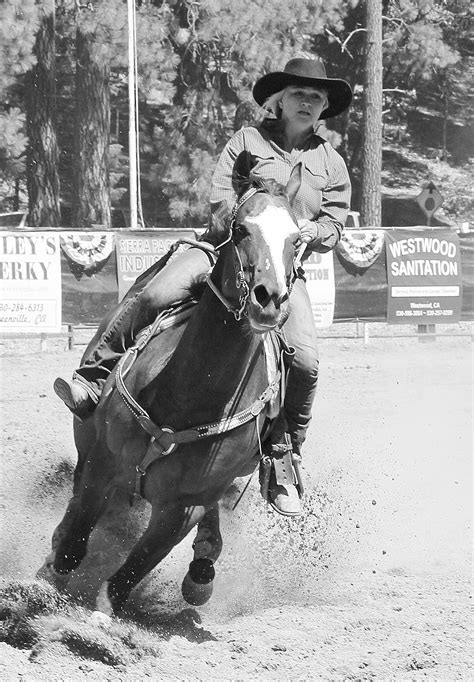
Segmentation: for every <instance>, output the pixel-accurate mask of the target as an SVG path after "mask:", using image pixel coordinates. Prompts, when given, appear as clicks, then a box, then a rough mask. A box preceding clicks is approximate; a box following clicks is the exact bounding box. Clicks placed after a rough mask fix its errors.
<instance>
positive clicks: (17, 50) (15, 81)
mask: <svg viewBox="0 0 474 682" xmlns="http://www.w3.org/2000/svg"><path fill="white" fill-rule="evenodd" d="M38 27H39V19H38V7H37V5H36V2H35V0H24V2H22V3H19V2H18V1H15V0H6V1H4V2H2V3H1V4H0V62H1V64H2V68H1V69H0V96H1V104H0V183H1V184H0V192H1V196H2V200H1V209H3V210H11V209H12V208H13V209H14V210H18V208H19V189H18V188H19V184H20V183H19V180H20V178H22V177H23V175H24V172H25V167H26V166H25V150H26V145H27V137H26V115H25V108H24V98H23V92H24V84H23V79H24V74H25V73H26V72H27V71H28V70H29V69H30V68H31V67H32V66H33V65H34V64H35V62H36V58H35V55H34V54H33V46H34V43H35V35H36V31H37V30H38Z"/></svg>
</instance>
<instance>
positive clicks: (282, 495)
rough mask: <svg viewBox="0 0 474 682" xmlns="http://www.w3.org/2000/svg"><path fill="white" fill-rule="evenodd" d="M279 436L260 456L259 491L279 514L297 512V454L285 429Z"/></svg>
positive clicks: (299, 503) (299, 506)
mask: <svg viewBox="0 0 474 682" xmlns="http://www.w3.org/2000/svg"><path fill="white" fill-rule="evenodd" d="M282 440H283V442H281V443H272V444H271V445H270V446H269V448H268V449H267V451H266V452H265V454H264V456H263V459H262V463H261V469H260V483H261V492H262V495H263V497H264V499H265V500H266V501H267V502H268V503H269V504H270V506H271V507H272V508H273V509H274V510H275V511H276V512H278V513H279V514H282V515H283V516H300V515H301V514H302V513H303V505H302V501H301V498H302V495H303V486H302V482H301V477H300V473H299V462H300V461H301V457H300V455H299V454H297V453H296V452H294V449H293V446H292V445H291V438H290V436H289V434H288V433H285V434H284V438H283V439H282Z"/></svg>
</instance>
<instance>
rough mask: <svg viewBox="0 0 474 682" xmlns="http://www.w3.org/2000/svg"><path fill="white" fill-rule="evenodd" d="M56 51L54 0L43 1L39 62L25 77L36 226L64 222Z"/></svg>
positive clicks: (37, 43) (31, 216) (30, 184)
mask: <svg viewBox="0 0 474 682" xmlns="http://www.w3.org/2000/svg"><path fill="white" fill-rule="evenodd" d="M55 53H56V50H55V19H54V0H53V1H50V2H47V3H43V5H42V9H41V15H40V26H39V29H38V32H37V34H36V40H35V45H34V48H33V54H34V55H35V56H36V64H35V65H34V66H33V67H32V69H31V70H30V71H29V72H28V73H27V75H26V80H25V99H26V112H27V117H26V121H27V135H28V147H27V187H28V224H29V225H31V226H32V227H57V226H59V225H60V209H59V174H58V161H59V149H58V143H57V136H56V116H55V109H56V83H55V71H56V69H55Z"/></svg>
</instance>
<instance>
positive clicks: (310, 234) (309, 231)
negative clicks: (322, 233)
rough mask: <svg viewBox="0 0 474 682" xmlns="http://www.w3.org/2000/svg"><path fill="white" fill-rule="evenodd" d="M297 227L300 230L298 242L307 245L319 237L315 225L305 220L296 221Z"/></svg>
mask: <svg viewBox="0 0 474 682" xmlns="http://www.w3.org/2000/svg"><path fill="white" fill-rule="evenodd" d="M298 227H299V228H300V242H301V243H305V244H309V243H310V242H312V241H314V240H315V239H317V238H318V237H319V230H318V225H317V223H315V222H313V221H312V220H308V219H307V218H302V219H300V220H298Z"/></svg>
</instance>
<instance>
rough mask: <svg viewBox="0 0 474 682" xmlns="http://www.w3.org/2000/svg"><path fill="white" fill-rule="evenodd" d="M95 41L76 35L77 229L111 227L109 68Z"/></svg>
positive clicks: (74, 207)
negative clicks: (99, 56)
mask: <svg viewBox="0 0 474 682" xmlns="http://www.w3.org/2000/svg"><path fill="white" fill-rule="evenodd" d="M91 41H92V39H91V38H89V37H88V36H86V35H84V34H83V33H82V32H81V31H79V30H78V31H77V36H76V50H77V56H76V130H75V135H76V139H75V158H74V166H75V168H74V187H73V198H72V225H73V227H80V228H82V227H99V226H100V227H104V228H108V227H110V179H109V143H110V89H109V67H108V64H105V63H101V60H100V58H98V57H96V55H95V54H94V49H93V47H94V46H93V44H92V42H91Z"/></svg>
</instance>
